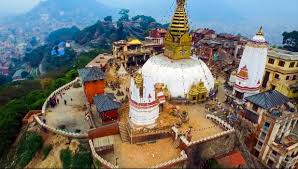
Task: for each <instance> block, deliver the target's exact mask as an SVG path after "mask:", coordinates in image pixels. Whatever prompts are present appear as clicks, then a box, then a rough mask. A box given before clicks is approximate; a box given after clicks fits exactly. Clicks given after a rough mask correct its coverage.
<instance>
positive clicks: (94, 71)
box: [78, 67, 105, 83]
mask: <svg viewBox="0 0 298 169" xmlns="http://www.w3.org/2000/svg"><path fill="white" fill-rule="evenodd" d="M78 72H79V75H80V78H81V79H82V81H83V83H85V82H90V81H95V80H103V79H104V78H105V74H104V72H103V71H102V70H101V69H100V68H98V67H86V68H83V69H79V70H78Z"/></svg>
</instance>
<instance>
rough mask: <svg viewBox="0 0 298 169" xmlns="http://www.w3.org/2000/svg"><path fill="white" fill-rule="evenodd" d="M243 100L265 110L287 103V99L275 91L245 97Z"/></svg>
mask: <svg viewBox="0 0 298 169" xmlns="http://www.w3.org/2000/svg"><path fill="white" fill-rule="evenodd" d="M245 99H246V100H247V101H249V102H251V103H253V104H255V105H257V106H259V107H261V108H263V109H266V110H269V109H271V108H274V107H276V106H280V105H283V104H285V103H288V102H289V99H288V98H287V97H286V96H284V95H283V94H281V93H279V92H278V91H276V90H269V91H267V92H263V93H259V94H256V95H252V96H249V97H246V98H245Z"/></svg>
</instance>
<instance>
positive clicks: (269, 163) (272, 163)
mask: <svg viewBox="0 0 298 169" xmlns="http://www.w3.org/2000/svg"><path fill="white" fill-rule="evenodd" d="M267 165H268V167H270V168H272V167H273V165H274V162H273V161H272V160H270V159H269V160H268V162H267Z"/></svg>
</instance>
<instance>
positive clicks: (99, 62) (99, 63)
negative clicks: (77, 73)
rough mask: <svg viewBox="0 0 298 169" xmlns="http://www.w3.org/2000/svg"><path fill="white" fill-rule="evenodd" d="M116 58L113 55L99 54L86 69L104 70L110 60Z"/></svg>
mask: <svg viewBox="0 0 298 169" xmlns="http://www.w3.org/2000/svg"><path fill="white" fill-rule="evenodd" d="M112 58H114V56H113V55H112V54H107V53H105V54H99V55H98V56H96V58H94V59H93V60H92V61H91V62H89V63H88V64H87V66H86V67H99V68H102V67H104V66H105V65H106V64H107V63H108V61H109V60H110V59H112Z"/></svg>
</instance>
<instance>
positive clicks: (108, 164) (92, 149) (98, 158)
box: [89, 140, 119, 169]
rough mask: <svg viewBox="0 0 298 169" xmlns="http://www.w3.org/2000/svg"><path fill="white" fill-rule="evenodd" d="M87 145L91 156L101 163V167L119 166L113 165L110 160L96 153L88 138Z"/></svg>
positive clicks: (111, 168) (111, 167)
mask: <svg viewBox="0 0 298 169" xmlns="http://www.w3.org/2000/svg"><path fill="white" fill-rule="evenodd" d="M89 145H90V149H91V152H92V157H93V158H94V159H95V160H97V161H98V162H99V163H100V164H101V165H102V166H101V168H110V169H113V168H119V166H115V165H113V164H111V163H110V162H108V161H107V160H105V159H103V158H102V157H100V156H99V155H98V154H97V153H96V151H95V148H94V145H93V142H92V140H89Z"/></svg>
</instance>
